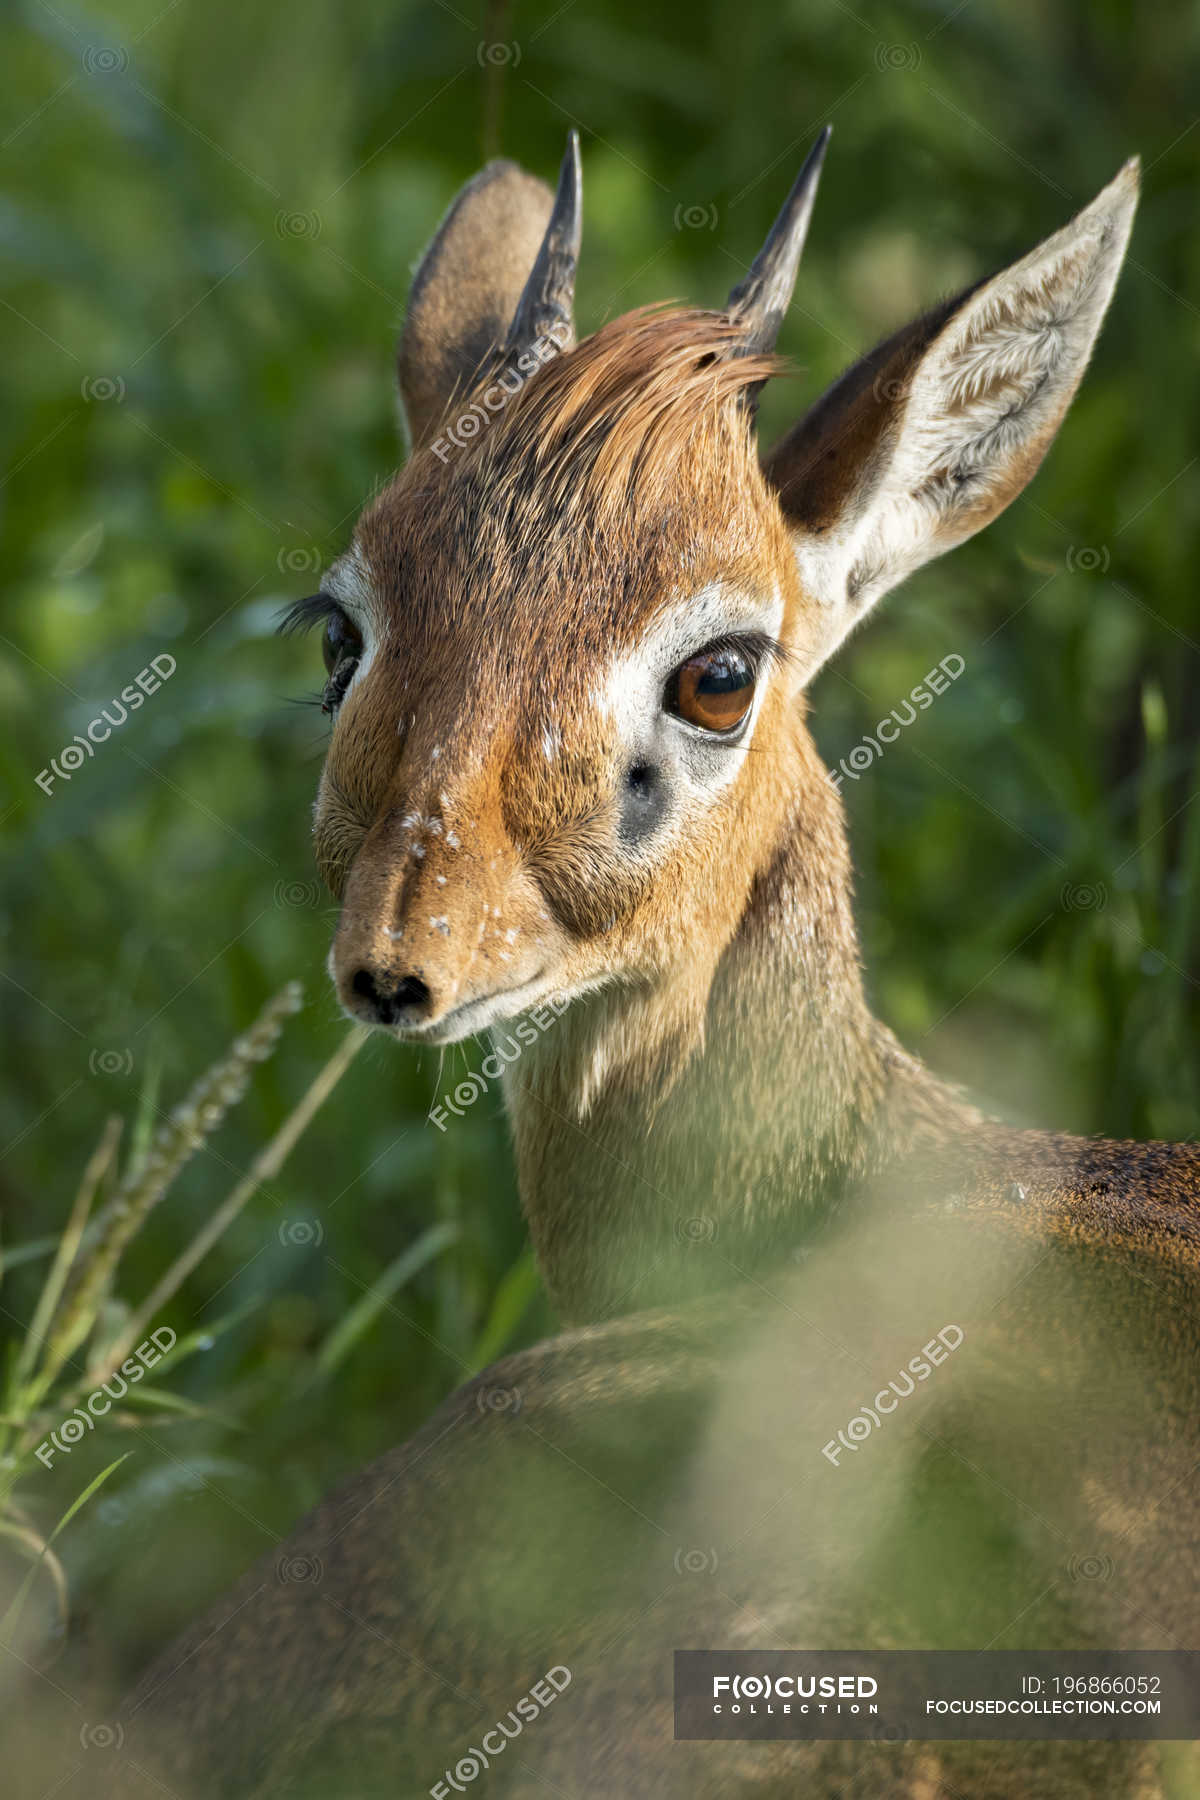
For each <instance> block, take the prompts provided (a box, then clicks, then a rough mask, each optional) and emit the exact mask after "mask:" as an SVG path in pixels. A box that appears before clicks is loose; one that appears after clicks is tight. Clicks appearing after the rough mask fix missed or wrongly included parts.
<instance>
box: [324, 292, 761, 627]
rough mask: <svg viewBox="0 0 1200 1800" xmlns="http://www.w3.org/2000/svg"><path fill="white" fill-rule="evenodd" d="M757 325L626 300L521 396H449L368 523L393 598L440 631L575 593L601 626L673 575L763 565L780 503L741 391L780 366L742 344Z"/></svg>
mask: <svg viewBox="0 0 1200 1800" xmlns="http://www.w3.org/2000/svg"><path fill="white" fill-rule="evenodd" d="M744 336H745V333H744V330H743V328H741V327H739V326H737V325H735V324H732V323H731V322H730V320H729V319H728V318H726V317H725V316H723V315H721V314H718V313H706V312H696V311H682V310H678V309H674V310H654V309H649V310H644V311H640V312H634V313H629V314H627V315H626V316H625V317H623V318H620V319H617V320H614V321H613V322H612V323H611V324H609V325H606V326H604V327H603V328H602V329H601V330H600V331H598V332H596V333H595V335H594V336H593V337H590V338H587V339H585V340H584V342H583V343H581V344H579V345H577V346H576V348H575V349H573V350H571V351H570V352H568V353H567V354H565V355H561V356H556V357H554V358H553V359H552V360H551V361H549V362H548V363H546V364H545V365H544V366H542V367H541V368H539V369H538V370H537V372H536V373H534V374H533V375H531V376H530V377H529V378H528V379H527V380H524V381H522V382H521V383H520V384H519V385H518V384H517V381H516V379H515V378H511V379H510V380H509V383H508V386H509V388H511V389H512V390H513V391H512V392H511V393H509V392H506V391H504V390H502V389H498V388H497V387H496V386H495V384H492V385H491V387H490V388H489V387H488V386H487V385H485V386H484V387H480V388H477V389H475V390H473V392H471V393H467V394H465V395H464V396H462V397H461V398H460V399H459V400H457V401H455V402H453V403H452V404H451V406H450V408H449V410H448V412H447V414H446V417H445V419H444V420H443V423H442V426H441V428H440V432H439V433H435V434H434V436H433V438H432V441H431V444H430V446H429V447H428V448H426V449H424V450H422V451H420V452H418V453H417V454H416V455H415V456H414V457H413V459H412V460H411V461H410V462H409V464H408V465H407V466H406V467H405V469H403V470H402V471H401V473H400V474H399V475H398V476H397V477H396V478H395V480H394V481H393V482H392V483H391V484H390V486H389V487H388V488H387V489H385V490H384V492H383V493H382V494H381V495H380V496H379V497H378V499H377V500H376V501H375V502H374V503H373V504H372V506H371V507H370V508H369V509H368V510H367V512H366V513H365V514H364V516H363V518H362V520H361V521H360V523H359V528H358V542H359V545H360V547H361V549H362V551H363V553H364V555H365V557H366V559H367V561H368V563H369V564H370V567H371V571H372V577H373V580H374V582H375V583H376V584H378V585H379V586H381V587H383V589H384V590H385V591H384V592H383V594H382V595H381V599H382V601H383V604H384V605H385V607H387V608H388V610H389V612H391V613H392V615H393V617H395V616H396V615H397V614H398V615H400V616H401V617H405V618H407V620H408V621H410V622H411V623H412V624H414V625H418V626H419V624H420V623H421V622H422V620H424V621H426V622H428V623H430V624H432V623H433V622H434V620H435V619H436V620H437V621H438V623H439V624H440V626H441V627H442V628H444V627H446V626H449V625H451V624H452V623H453V622H454V620H455V619H456V618H457V619H459V620H462V621H465V619H466V617H467V616H468V615H469V614H471V613H473V612H474V611H475V610H476V608H477V606H478V605H479V604H480V603H481V602H483V603H486V604H487V605H489V606H490V607H492V608H496V607H498V606H501V605H503V604H504V603H505V602H506V601H507V602H508V603H509V604H511V606H512V607H513V608H514V609H515V613H516V617H515V618H514V619H513V621H512V622H513V623H518V622H519V620H520V617H521V615H522V614H523V613H524V612H525V610H526V606H527V605H528V604H529V602H530V600H534V601H535V602H536V604H538V605H541V606H545V604H547V603H548V602H551V601H553V599H554V598H555V596H568V595H573V596H575V597H577V598H578V599H580V600H584V599H586V608H585V616H581V617H580V618H579V619H578V621H577V622H578V624H579V625H580V626H581V627H582V628H583V629H584V630H586V631H587V632H588V634H589V635H590V633H591V631H592V630H595V631H596V632H597V633H599V634H601V635H603V634H610V633H611V632H612V631H613V630H614V629H617V630H619V629H620V627H621V626H622V625H628V624H630V623H633V622H635V621H636V619H637V618H638V617H640V616H641V615H643V614H644V612H645V611H646V610H647V608H648V607H649V606H651V605H652V604H656V603H657V602H659V601H660V600H661V599H662V598H663V597H664V593H663V590H664V586H667V587H670V588H671V589H674V588H676V587H677V586H678V585H679V584H681V583H682V584H684V585H686V584H688V583H690V582H694V583H695V584H696V585H700V584H702V583H703V582H704V581H706V580H708V579H711V578H712V576H713V575H714V574H715V573H718V572H725V573H729V572H730V571H731V570H733V569H735V568H737V567H738V566H739V565H741V566H744V565H746V564H747V563H748V564H750V565H754V564H755V563H756V562H757V561H759V560H761V557H762V554H763V550H764V548H765V546H764V544H763V527H764V522H766V521H769V520H771V519H772V518H773V517H774V515H775V506H774V502H773V500H772V498H771V496H770V494H769V492H768V489H767V486H766V484H765V482H764V481H763V478H762V476H761V473H760V471H759V466H758V458H757V453H756V450H755V446H754V439H753V431H752V419H751V409H750V408H749V407H748V406H747V405H746V404H745V402H746V398H747V395H748V391H750V390H752V389H754V388H755V387H757V386H758V385H759V384H760V383H761V382H763V381H765V380H766V379H767V378H768V377H769V376H770V375H771V374H772V373H774V372H776V370H777V369H778V367H779V364H778V362H777V360H776V359H775V358H774V357H769V356H761V355H757V356H748V355H739V354H738V352H739V350H740V349H741V348H742V346H743V342H744ZM485 396H486V398H487V402H488V404H487V405H485V404H484V397H485ZM468 419H470V420H471V424H470V426H467V425H466V421H467V420H468ZM769 535H771V536H773V533H769ZM494 622H498V621H497V620H496V619H495V615H494ZM531 622H532V621H531Z"/></svg>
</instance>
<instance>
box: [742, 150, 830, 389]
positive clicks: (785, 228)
mask: <svg viewBox="0 0 1200 1800" xmlns="http://www.w3.org/2000/svg"><path fill="white" fill-rule="evenodd" d="M832 135H833V127H832V125H823V126H822V127H821V130H820V131H819V132H818V133H817V136H816V140H815V142H814V144H813V147H812V149H811V150H810V151H809V153H808V155H807V156H806V157H805V159H804V164H803V167H802V168H801V170H800V173H799V174H798V175H797V177H796V179H795V181H794V182H793V183H792V188H791V192H790V193H789V194H788V197H787V199H786V200H785V201H784V203H783V205H782V207H781V208H780V210H779V216H778V218H777V219H776V220H775V223H774V225H772V227H771V229H770V231H769V232H768V234H767V241H766V243H765V244H764V245H763V247H762V249H761V250H760V251H759V253H758V255H757V257H756V258H755V260H754V266H753V268H752V269H751V270H750V273H749V274H748V275H747V277H746V279H745V281H743V282H739V284H738V286H737V287H735V288H734V290H733V292H732V293H731V294H730V296H729V300H728V303H727V310H728V312H729V314H730V317H731V318H733V319H735V320H737V321H738V323H739V324H742V325H744V326H745V328H746V338H745V343H744V346H743V354H753V353H756V352H758V351H760V350H773V349H774V347H775V340H776V338H777V337H778V335H779V327H780V325H781V324H782V322H783V317H784V314H785V313H786V311H787V308H788V305H789V303H790V301H791V297H792V289H793V288H794V287H795V285H796V274H797V271H798V269H799V267H800V253H801V251H802V250H803V248H804V240H805V237H806V236H807V233H808V222H809V220H810V219H811V217H812V209H813V202H814V201H815V199H816V196H817V183H818V181H819V180H820V176H821V166H822V164H823V163H824V161H825V152H826V150H827V148H828V146H829V140H830V138H831V137H832Z"/></svg>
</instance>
